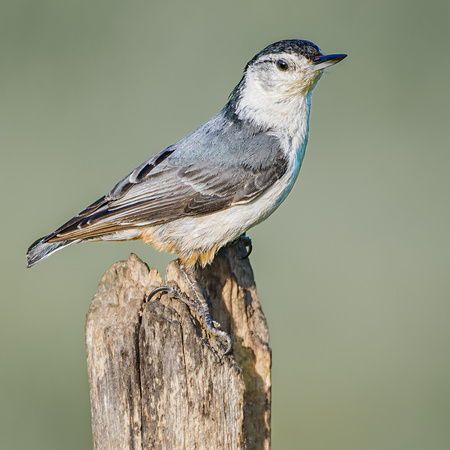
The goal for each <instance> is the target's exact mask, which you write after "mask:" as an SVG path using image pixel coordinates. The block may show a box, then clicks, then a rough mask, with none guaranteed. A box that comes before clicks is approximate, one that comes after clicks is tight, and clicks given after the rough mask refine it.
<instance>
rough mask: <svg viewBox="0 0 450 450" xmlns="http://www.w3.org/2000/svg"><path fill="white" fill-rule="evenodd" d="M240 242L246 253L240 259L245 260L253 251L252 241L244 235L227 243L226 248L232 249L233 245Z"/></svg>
mask: <svg viewBox="0 0 450 450" xmlns="http://www.w3.org/2000/svg"><path fill="white" fill-rule="evenodd" d="M240 242H242V243H243V244H244V246H245V248H246V249H247V253H246V254H245V255H244V256H243V257H242V259H247V258H248V257H249V256H250V253H251V252H252V250H253V245H252V240H251V239H250V238H249V237H248V236H246V235H245V233H244V234H243V235H241V236H239V237H238V238H236V239H233V240H232V241H231V242H228V244H227V247H234V246H235V245H237V244H239V243H240Z"/></svg>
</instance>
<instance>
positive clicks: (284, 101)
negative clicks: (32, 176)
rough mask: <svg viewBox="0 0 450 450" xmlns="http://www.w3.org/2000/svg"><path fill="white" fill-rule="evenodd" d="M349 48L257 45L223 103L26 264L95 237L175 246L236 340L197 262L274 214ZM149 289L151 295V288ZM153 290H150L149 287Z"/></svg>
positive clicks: (205, 312)
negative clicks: (317, 95) (322, 90)
mask: <svg viewBox="0 0 450 450" xmlns="http://www.w3.org/2000/svg"><path fill="white" fill-rule="evenodd" d="M346 56H347V55H346V54H328V55H326V54H323V53H322V51H321V49H320V48H319V47H318V46H317V45H316V44H314V43H312V42H310V41H307V40H300V39H290V40H281V41H278V42H275V43H273V44H271V45H269V46H267V47H265V48H264V49H263V50H262V51H260V52H259V53H257V54H256V55H255V56H254V57H253V58H252V59H251V60H250V61H249V62H248V63H247V65H246V66H245V69H244V72H243V76H242V78H241V80H240V81H239V83H238V84H237V86H236V87H235V88H234V89H233V91H232V92H231V94H230V96H229V99H228V102H227V103H226V104H225V106H224V107H223V108H222V109H221V110H220V112H219V113H218V114H217V115H215V116H214V117H212V118H211V119H209V120H208V121H207V122H205V123H204V124H203V125H201V126H200V127H199V128H197V129H196V130H195V131H193V132H192V133H190V134H188V135H187V136H186V137H184V138H183V139H181V140H180V141H178V142H176V143H175V144H173V145H171V146H169V147H167V148H166V149H164V150H162V151H160V152H159V153H157V154H155V155H154V156H152V157H151V158H150V159H148V160H147V161H145V162H144V163H142V164H141V165H140V166H138V167H137V168H136V169H134V170H133V171H132V172H131V173H129V174H128V175H127V176H126V177H125V178H123V179H122V180H121V181H119V182H118V183H117V184H116V185H115V186H114V187H113V188H112V189H111V190H110V191H109V192H108V193H107V194H106V195H104V196H103V197H101V198H100V199H99V200H97V201H95V202H94V203H92V204H91V205H90V206H88V207H87V208H85V209H84V210H83V211H81V212H80V213H79V214H77V215H76V216H75V217H73V218H72V219H70V220H69V221H68V222H66V223H65V224H64V225H62V226H61V227H59V228H58V229H57V230H56V231H54V232H53V233H51V234H49V235H47V236H45V237H43V238H40V239H38V240H37V241H35V242H34V243H33V244H32V245H31V246H30V247H29V249H28V252H27V267H31V266H34V265H35V264H37V263H38V262H39V261H41V260H42V259H44V258H47V257H48V256H50V255H51V254H53V253H54V252H56V251H59V250H61V249H63V248H66V247H68V246H70V245H72V244H76V243H79V242H89V241H124V240H135V239H142V241H143V242H144V243H146V244H152V245H153V246H154V247H156V248H157V249H158V250H161V251H165V252H172V253H176V254H178V256H179V261H180V267H181V269H182V271H183V273H184V274H185V276H186V278H187V280H188V281H189V284H190V286H191V287H192V292H193V297H194V298H193V299H192V298H190V297H188V296H187V295H186V294H184V293H182V292H180V291H179V290H178V289H177V288H174V287H169V286H163V287H161V288H158V289H156V290H155V291H154V292H153V293H156V292H159V291H161V290H166V291H167V292H168V293H169V295H171V296H172V297H175V298H178V299H179V300H181V301H182V302H184V303H186V304H187V305H188V306H189V307H190V308H191V310H193V311H194V312H195V313H196V314H197V315H198V316H199V317H200V318H201V319H202V321H203V326H204V327H205V329H206V330H207V331H208V332H209V333H211V334H212V335H214V336H216V337H217V338H219V339H221V340H223V341H224V342H225V343H226V346H227V351H229V350H230V348H231V341H230V338H229V336H228V335H227V334H226V333H225V332H224V331H222V330H221V329H220V325H219V324H218V323H216V322H214V321H213V320H212V319H211V317H210V314H209V309H208V305H207V302H206V300H205V299H204V297H203V295H202V293H201V290H200V289H199V287H198V286H197V285H196V282H195V280H194V276H193V271H194V270H195V268H196V267H199V266H200V267H205V266H206V265H207V264H210V263H211V262H212V261H213V259H214V256H215V255H216V253H217V252H218V251H219V250H220V249H221V248H222V247H224V246H226V245H227V244H229V243H235V242H237V241H239V240H243V241H244V243H246V244H247V245H249V244H250V241H249V239H248V238H247V237H246V236H245V233H246V232H247V231H248V230H249V229H250V228H252V227H254V226H255V225H257V224H259V223H261V222H262V221H264V220H265V219H267V218H268V217H269V216H270V215H271V214H272V213H273V212H274V211H275V210H276V209H277V208H278V206H279V205H280V204H281V203H282V202H283V200H284V199H285V198H286V196H287V195H288V194H289V192H290V191H291V189H292V187H293V185H294V183H295V181H296V179H297V176H298V174H299V170H300V167H301V165H302V161H303V158H304V156H305V149H306V145H307V142H308V134H309V119H310V110H311V94H312V92H313V90H314V88H315V86H316V85H317V82H318V81H319V79H320V78H321V76H322V74H323V72H324V69H326V68H327V67H330V66H332V65H334V64H336V63H338V62H339V61H341V60H343V59H344V58H345V57H346ZM153 293H152V294H153ZM152 294H150V295H152Z"/></svg>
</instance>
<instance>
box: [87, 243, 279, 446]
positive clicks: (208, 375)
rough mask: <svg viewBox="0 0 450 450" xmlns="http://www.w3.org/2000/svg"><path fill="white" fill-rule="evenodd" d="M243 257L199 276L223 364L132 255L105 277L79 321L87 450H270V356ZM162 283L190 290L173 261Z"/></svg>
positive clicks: (222, 258)
mask: <svg viewBox="0 0 450 450" xmlns="http://www.w3.org/2000/svg"><path fill="white" fill-rule="evenodd" d="M243 254H245V249H243V248H241V247H240V246H236V247H231V248H227V249H223V250H221V251H220V252H219V254H218V255H217V257H216V258H215V260H214V262H213V264H211V265H210V266H208V267H207V268H205V269H198V270H197V273H196V278H197V282H198V283H199V286H200V287H201V288H202V289H203V292H204V294H205V298H207V299H209V300H210V301H211V315H212V317H213V319H214V320H216V321H218V322H219V323H220V324H221V325H222V329H223V330H225V331H226V332H227V333H229V334H230V336H231V338H232V341H233V352H232V355H231V356H229V355H227V356H223V350H220V349H219V347H218V345H217V341H216V340H215V338H211V336H209V335H208V334H207V333H205V332H204V330H203V329H202V328H201V326H200V325H199V324H198V322H197V319H196V318H194V317H193V316H192V315H191V313H190V311H189V309H188V308H187V307H186V306H185V305H184V304H182V303H180V302H179V301H177V300H173V299H170V298H169V297H168V296H167V295H166V294H163V295H162V296H161V295H157V296H155V297H153V298H152V300H151V301H149V302H146V299H147V297H148V294H149V293H150V292H151V291H152V290H153V289H154V288H155V287H158V286H162V285H163V281H162V278H161V276H160V275H159V273H158V272H157V271H156V270H155V269H151V270H149V269H148V267H147V265H146V264H145V263H143V262H142V261H141V260H140V259H139V258H138V257H137V256H136V255H133V254H132V255H131V256H130V258H129V259H128V261H120V262H117V263H115V264H114V265H113V266H112V267H111V268H110V269H109V270H108V271H107V272H106V273H105V275H104V276H103V278H102V280H101V282H100V284H99V287H98V290H97V293H96V294H95V297H94V299H93V301H92V304H91V307H90V309H89V312H88V314H87V317H86V346H87V364H88V372H89V383H90V394H91V412H92V431H93V439H94V448H95V449H153V448H156V449H194V448H197V449H203V448H205V449H269V448H270V402H271V378H270V366H271V351H270V348H269V346H268V338H269V336H268V329H267V324H266V321H265V318H264V315H263V313H262V310H261V306H260V304H259V302H258V298H257V295H256V287H255V282H254V278H253V272H252V269H251V267H250V263H249V261H248V260H243V259H242V255H243ZM165 284H168V285H170V284H172V285H178V286H179V287H180V289H181V290H182V291H184V292H185V293H186V294H188V295H191V294H190V289H189V287H188V285H187V283H186V281H185V279H184V277H183V274H182V272H181V271H180V269H179V266H178V263H177V262H176V261H172V262H171V263H170V264H169V266H168V267H167V273H166V280H165Z"/></svg>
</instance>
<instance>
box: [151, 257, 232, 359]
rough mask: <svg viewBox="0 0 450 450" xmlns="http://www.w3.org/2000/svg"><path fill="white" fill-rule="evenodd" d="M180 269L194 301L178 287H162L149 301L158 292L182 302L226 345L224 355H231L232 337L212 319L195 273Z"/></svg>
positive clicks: (205, 327)
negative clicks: (165, 293)
mask: <svg viewBox="0 0 450 450" xmlns="http://www.w3.org/2000/svg"><path fill="white" fill-rule="evenodd" d="M180 269H181V271H182V272H183V274H184V276H185V278H186V280H187V282H188V284H189V286H190V287H191V289H192V293H193V297H194V298H193V299H191V298H189V297H188V296H187V295H186V294H185V293H184V292H181V290H180V289H179V288H178V287H173V286H161V287H158V288H156V289H154V290H153V291H152V292H150V295H149V296H148V300H150V298H151V297H152V296H153V295H155V294H156V293H158V292H167V294H168V295H169V297H170V298H175V299H177V300H179V301H180V302H182V303H184V304H185V305H186V306H187V307H188V308H189V309H190V310H191V312H192V313H194V314H195V315H196V316H197V317H199V318H201V322H202V324H203V327H204V329H205V330H206V331H207V332H208V333H209V334H211V335H212V336H215V337H217V338H219V339H220V340H221V341H223V342H224V343H225V345H226V350H225V353H224V354H227V353H229V352H230V350H231V338H230V336H228V334H227V333H225V332H224V331H222V330H221V329H220V324H219V323H217V322H215V321H214V320H212V319H211V314H210V312H209V307H208V303H207V301H206V300H205V298H204V297H203V294H202V293H201V291H200V289H199V287H198V285H197V283H196V282H195V279H194V276H193V273H192V272H191V271H188V270H187V269H185V268H184V267H183V265H180Z"/></svg>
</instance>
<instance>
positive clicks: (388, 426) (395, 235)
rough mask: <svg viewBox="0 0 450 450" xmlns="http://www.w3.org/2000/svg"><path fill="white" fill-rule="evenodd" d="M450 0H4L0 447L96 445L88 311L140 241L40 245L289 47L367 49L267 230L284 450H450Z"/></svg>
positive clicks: (263, 238)
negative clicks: (246, 70)
mask: <svg viewBox="0 0 450 450" xmlns="http://www.w3.org/2000/svg"><path fill="white" fill-rule="evenodd" d="M449 18H450V2H448V1H444V0H442V1H440V0H429V1H427V2H424V1H411V0H396V1H392V0H381V1H377V2H374V1H361V0H343V1H332V0H303V1H301V2H300V1H292V0H277V1H275V0H272V1H255V0H245V1H243V0H231V1H227V2H215V1H211V0H209V1H206V0H204V1H196V2H187V1H180V0H176V1H166V2H163V1H123V0H120V1H119V0H108V1H95V2H93V1H84V0H76V1H75V0H74V1H62V0H40V1H36V0H29V1H26V0H14V1H6V0H2V1H1V13H0V46H1V71H0V77H1V80H0V86H1V102H0V114H1V140H2V143H1V148H2V164H1V177H0V183H1V193H2V194H1V207H2V211H3V212H2V217H3V219H2V221H1V250H2V258H1V263H0V264H1V270H0V273H1V277H2V282H1V287H2V299H1V304H0V308H1V311H0V321H1V323H0V346H1V371H0V387H1V397H0V398H1V401H0V448H2V449H31V448H32V449H46V450H49V449H88V448H91V445H92V444H91V431H90V407H89V393H88V382H87V373H86V363H85V347H84V318H85V314H86V312H87V310H88V307H89V304H90V300H91V298H92V296H93V294H94V293H95V290H96V287H97V283H98V281H99V280H100V277H101V276H102V274H103V273H104V272H105V271H106V269H107V268H108V267H109V266H110V265H111V264H112V263H114V262H115V261H117V260H121V259H126V258H127V257H128V255H129V253H130V252H135V253H137V254H138V255H139V256H140V257H141V258H142V259H144V260H145V261H146V262H147V263H148V264H149V265H150V266H153V267H157V268H158V269H160V270H163V269H164V267H165V265H166V264H167V262H168V261H169V260H170V259H171V256H170V255H163V254H159V253H158V252H156V251H155V250H154V249H152V248H150V247H147V246H144V245H143V244H142V243H137V242H134V243H98V244H84V245H77V246H74V247H71V248H68V249H67V250H64V251H63V252H60V253H57V254H55V255H54V256H52V257H51V258H49V259H48V260H46V261H44V262H43V263H42V264H39V265H38V266H36V267H35V268H33V269H32V270H27V269H25V251H26V249H27V247H28V245H29V244H31V243H32V242H33V241H34V240H35V239H36V238H38V237H40V236H42V235H45V234H48V233H49V232H51V231H53V230H54V229H55V228H57V227H58V226H59V225H61V224H62V223H63V222H65V221H66V220H67V219H69V218H71V217H72V215H74V214H75V213H77V212H78V211H80V210H81V209H82V208H84V207H85V206H86V205H88V204H89V203H91V202H92V201H94V200H96V199H97V198H98V197H100V196H101V195H103V194H104V193H105V192H107V191H108V190H109V189H110V188H111V187H112V186H113V185H114V184H115V183H116V181H118V180H119V179H120V178H122V177H123V176H124V175H126V174H127V173H128V172H129V171H130V170H132V169H133V168H134V167H135V166H137V165H138V164H140V163H141V162H142V161H144V160H145V159H147V158H148V157H150V156H151V155H152V154H154V153H156V152H157V151H159V150H161V149H163V148H164V147H166V146H167V145H169V144H171V143H173V142H175V141H176V140H178V139H179V138H181V137H183V136H185V135H186V134H187V133H188V132H190V131H191V130H193V129H194V128H196V127H197V126H199V125H200V124H202V123H203V122H204V121H206V120H207V119H208V118H209V117H211V116H212V115H213V114H215V113H216V112H217V111H219V109H220V108H221V107H222V106H223V104H224V103H225V101H226V98H227V96H228V94H229V93H230V91H231V90H232V88H233V87H234V86H235V84H236V83H237V82H238V81H239V79H240V77H241V73H242V70H243V67H244V65H245V64H246V62H247V61H248V60H249V59H250V58H251V57H252V56H253V55H254V54H255V53H257V52H258V51H259V50H261V49H262V48H263V47H265V46H266V45H268V44H270V43H272V42H274V41H277V40H279V39H286V38H303V39H309V40H312V41H314V42H316V43H317V44H318V45H319V46H321V47H322V49H323V50H324V51H325V52H330V53H341V52H342V53H348V54H349V57H348V58H347V59H346V60H345V61H344V62H342V63H340V64H339V65H337V66H336V67H333V68H332V69H329V70H328V73H326V74H325V75H324V77H323V78H322V80H321V81H320V83H319V86H318V87H317V89H316V91H315V93H314V95H313V109H312V117H311V129H310V142H309V146H308V151H307V155H306V159H305V162H304V164H303V168H302V173H301V176H300V178H299V180H298V182H297V184H296V186H295V188H294V190H293V192H292V193H291V195H290V196H289V198H288V199H287V200H286V202H285V203H284V204H283V206H282V207H281V208H280V209H279V210H278V211H277V212H276V213H275V214H274V215H273V216H272V217H271V218H270V219H269V220H268V221H267V222H266V223H264V224H262V225H260V226H259V227H257V228H255V229H254V230H252V231H251V232H250V235H251V237H252V239H253V243H254V252H253V254H252V256H251V262H252V264H253V268H254V270H255V275H256V280H257V284H258V291H259V296H260V300H261V302H262V305H263V308H264V311H265V313H266V316H267V319H268V323H269V327H270V332H271V346H272V349H273V422H272V423H273V448H274V449H308V450H340V449H342V450H384V449H387V450H391V449H394V450H400V449H405V450H406V449H408V450H415V449H417V450H423V449H427V450H428V449H432V450H439V449H448V448H450V426H449V423H450V327H449V320H450V301H449V300H450V295H449V292H450V276H449V270H448V269H449V255H450V239H449V225H450V212H449V201H448V196H449V188H450V181H449V164H450V153H449V128H450V125H449V102H450V95H449V94H450V89H449V68H450V63H449V59H450V58H449V44H450V31H449V26H448V22H449Z"/></svg>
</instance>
